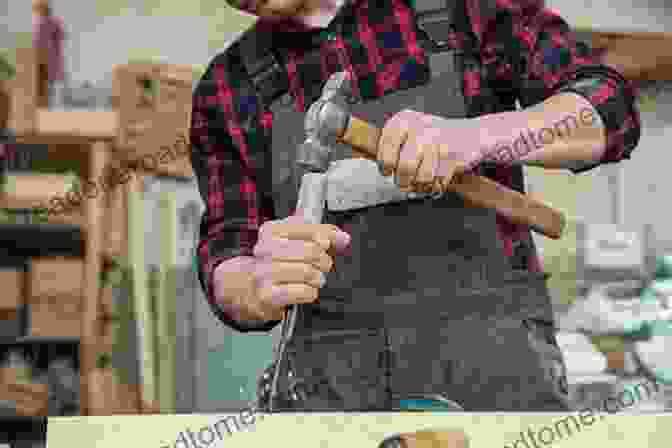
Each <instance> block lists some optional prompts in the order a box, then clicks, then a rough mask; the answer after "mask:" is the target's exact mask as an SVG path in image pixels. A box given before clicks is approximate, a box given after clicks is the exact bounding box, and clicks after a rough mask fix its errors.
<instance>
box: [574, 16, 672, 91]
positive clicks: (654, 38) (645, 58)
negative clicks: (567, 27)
mask: <svg viewBox="0 0 672 448" xmlns="http://www.w3.org/2000/svg"><path fill="white" fill-rule="evenodd" d="M576 31H578V32H582V33H585V34H587V35H588V36H589V39H590V42H591V46H592V47H593V48H594V49H596V50H598V53H601V54H602V60H603V62H604V63H606V64H607V65H610V66H612V67H614V68H616V69H618V70H619V71H620V72H621V73H623V75H624V76H625V77H626V78H628V79H629V80H631V81H638V82H639V81H669V80H672V52H671V51H670V48H671V47H672V33H650V32H620V31H597V30H590V29H577V30H576Z"/></svg>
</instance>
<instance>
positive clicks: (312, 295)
mask: <svg viewBox="0 0 672 448" xmlns="http://www.w3.org/2000/svg"><path fill="white" fill-rule="evenodd" d="M317 297H318V289H317V288H313V287H311V286H308V285H304V284H300V283H292V284H287V285H271V286H269V287H267V288H263V289H262V290H261V291H260V297H259V298H260V299H261V301H262V303H267V304H269V305H271V306H273V307H284V306H288V305H293V304H297V303H298V304H302V303H313V302H315V301H316V300H317Z"/></svg>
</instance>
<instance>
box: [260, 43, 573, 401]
mask: <svg viewBox="0 0 672 448" xmlns="http://www.w3.org/2000/svg"><path fill="white" fill-rule="evenodd" d="M457 64H458V58H457V57H456V54H455V53H454V51H452V50H448V51H445V52H440V53H434V54H431V55H430V66H431V72H432V73H431V82H429V83H426V84H424V85H421V86H417V87H413V88H409V89H405V90H400V91H397V92H393V93H391V94H388V95H386V96H384V97H382V98H378V99H375V100H373V101H359V102H358V103H357V104H352V105H351V110H352V111H353V113H354V114H355V115H357V116H358V117H360V118H363V119H365V120H367V121H369V122H371V123H373V124H376V125H378V126H382V125H383V123H384V122H385V119H386V118H387V117H389V116H390V115H391V114H393V113H395V112H398V111H400V110H402V109H406V108H409V109H414V110H417V111H422V112H427V113H430V114H434V115H441V116H443V117H447V118H463V117H465V116H466V111H465V101H464V98H463V96H462V93H461V88H460V86H461V74H460V73H459V70H457V69H456V66H457ZM271 110H272V111H273V114H274V122H273V156H272V157H273V158H272V163H273V170H272V171H273V185H274V188H273V191H274V198H273V200H274V204H275V208H276V214H277V215H278V217H279V218H280V217H285V216H288V215H289V214H290V213H291V212H293V210H294V208H295V205H296V200H297V191H298V185H299V182H300V178H299V175H300V172H299V171H297V170H296V169H295V165H294V162H295V157H296V152H295V149H296V147H297V145H298V144H300V143H301V142H302V141H303V140H304V138H305V134H304V129H303V119H304V114H303V113H299V112H297V111H296V109H295V107H294V106H293V105H292V102H291V99H290V98H289V97H288V96H285V97H284V98H283V99H281V100H279V101H276V102H275V103H274V104H272V106H271ZM453 143H454V144H460V142H453ZM351 156H352V154H351V150H350V149H349V148H347V147H346V146H344V145H340V146H337V147H335V148H334V151H333V159H334V160H340V161H341V162H338V163H335V164H334V165H333V169H332V171H330V174H329V183H328V186H327V190H328V192H329V193H328V207H327V212H326V214H325V222H329V223H332V224H335V225H337V226H338V227H340V228H342V229H343V230H345V231H346V232H348V233H349V234H350V235H351V236H352V243H351V247H350V249H349V251H348V253H346V254H345V255H342V256H337V257H336V258H335V260H334V262H335V265H334V269H333V271H332V272H331V273H330V274H329V275H328V277H327V283H326V285H325V287H324V288H322V290H321V292H320V299H319V302H318V303H315V304H311V305H302V306H300V307H298V316H297V320H296V325H295V327H294V329H293V331H292V334H291V335H288V336H287V337H285V338H284V340H283V343H282V344H281V346H282V350H281V351H280V353H279V354H278V357H277V359H276V361H275V363H274V367H275V368H277V371H275V373H277V378H275V383H274V382H273V378H274V375H273V373H274V370H273V368H271V369H269V370H268V371H267V373H266V374H265V375H264V377H263V378H262V380H261V382H260V394H259V401H260V405H261V407H263V408H267V409H268V408H269V407H270V408H271V410H274V411H382V410H395V409H398V408H399V405H398V403H399V400H402V399H404V398H407V397H423V396H429V395H436V394H439V395H440V396H442V397H445V398H448V399H450V400H453V401H456V402H458V403H459V404H460V405H461V406H462V407H463V408H464V409H466V410H467V411H472V410H473V411H500V410H501V411H506V410H508V411H525V410H529V411H541V410H549V411H562V410H565V409H567V408H566V405H565V402H564V395H565V392H566V387H565V382H564V373H563V372H562V369H561V368H560V369H558V368H556V367H557V366H558V365H560V366H562V358H561V354H560V352H559V349H557V346H555V345H554V340H553V336H552V334H548V333H547V329H545V328H541V327H538V326H537V325H536V324H535V323H534V322H537V321H538V320H543V321H551V320H552V311H551V304H550V299H549V296H548V292H547V289H546V284H545V278H544V276H543V274H533V273H529V272H523V271H519V270H514V269H513V268H512V265H511V263H510V261H509V260H508V259H507V257H506V256H505V254H504V250H503V245H502V242H501V241H500V239H499V238H498V231H497V228H496V221H495V212H494V211H493V210H486V209H481V208H474V207H471V206H469V205H467V204H465V203H464V202H463V201H462V200H461V199H460V198H459V197H458V196H456V195H454V194H452V193H448V194H446V195H444V196H443V197H441V198H430V197H406V196H405V195H403V194H402V193H401V192H399V191H398V190H396V189H395V191H391V190H390V182H389V180H386V179H384V178H383V177H382V176H381V175H380V174H378V173H377V171H376V166H375V163H374V162H371V161H365V160H358V161H357V162H353V161H347V159H350V158H351ZM348 184H349V186H348ZM540 328H541V329H540ZM558 362H559V364H558ZM271 389H275V391H276V392H277V393H276V394H275V395H274V398H271V397H270V395H271V394H270V391H271Z"/></svg>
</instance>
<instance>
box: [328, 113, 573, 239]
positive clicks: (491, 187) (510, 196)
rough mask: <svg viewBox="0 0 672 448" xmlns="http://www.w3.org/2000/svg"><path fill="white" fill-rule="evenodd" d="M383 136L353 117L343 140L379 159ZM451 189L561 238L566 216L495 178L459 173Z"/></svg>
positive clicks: (551, 235) (470, 199)
mask: <svg viewBox="0 0 672 448" xmlns="http://www.w3.org/2000/svg"><path fill="white" fill-rule="evenodd" d="M380 133H381V131H380V129H378V128H377V127H375V126H373V125H371V124H369V123H367V122H366V121H363V120H361V119H359V118H357V117H354V116H350V119H349V121H348V127H347V128H346V130H345V132H344V133H343V135H342V136H341V137H340V140H341V141H343V142H344V143H347V144H349V145H350V146H352V147H353V148H355V149H357V150H358V151H360V152H361V153H363V154H364V155H365V156H366V157H367V158H370V159H372V160H376V159H377V154H378V140H379V139H380ZM450 190H451V191H453V192H455V193H457V194H458V195H460V196H461V197H462V199H464V200H465V201H466V202H468V203H470V204H471V205H474V206H477V207H485V208H491V209H495V210H497V211H498V212H499V213H501V214H502V215H504V216H507V217H508V218H509V219H511V221H512V222H514V223H517V224H524V225H528V226H530V228H531V229H532V230H534V231H535V232H538V233H541V234H542V235H545V236H547V237H549V238H552V239H559V238H560V237H561V236H562V232H563V230H564V227H565V216H564V215H563V214H562V213H561V212H560V211H558V210H555V209H553V208H551V207H548V206H547V205H545V204H543V203H542V202H539V201H537V200H535V199H533V198H531V197H529V196H527V195H524V194H522V193H519V192H517V191H514V190H512V189H510V188H507V187H505V186H504V185H501V184H499V183H497V182H495V181H493V180H491V179H488V178H485V177H483V176H477V175H475V174H471V173H462V174H458V175H456V176H454V177H453V179H452V181H451V183H450Z"/></svg>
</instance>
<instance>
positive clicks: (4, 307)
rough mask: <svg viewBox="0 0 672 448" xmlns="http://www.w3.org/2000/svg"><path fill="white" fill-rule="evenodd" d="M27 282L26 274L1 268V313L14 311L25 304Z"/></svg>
mask: <svg viewBox="0 0 672 448" xmlns="http://www.w3.org/2000/svg"><path fill="white" fill-rule="evenodd" d="M25 281H26V273H25V272H23V271H19V270H14V269H11V268H6V267H0V285H2V293H1V294H0V311H14V310H17V309H18V308H19V307H20V306H21V305H22V304H23V296H24V285H25Z"/></svg>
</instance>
